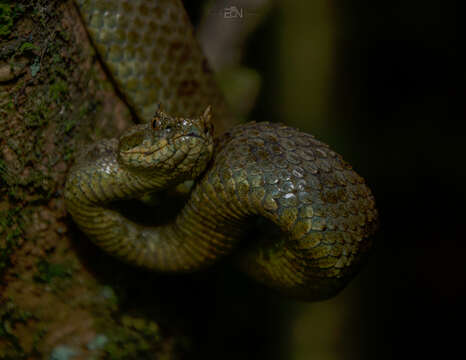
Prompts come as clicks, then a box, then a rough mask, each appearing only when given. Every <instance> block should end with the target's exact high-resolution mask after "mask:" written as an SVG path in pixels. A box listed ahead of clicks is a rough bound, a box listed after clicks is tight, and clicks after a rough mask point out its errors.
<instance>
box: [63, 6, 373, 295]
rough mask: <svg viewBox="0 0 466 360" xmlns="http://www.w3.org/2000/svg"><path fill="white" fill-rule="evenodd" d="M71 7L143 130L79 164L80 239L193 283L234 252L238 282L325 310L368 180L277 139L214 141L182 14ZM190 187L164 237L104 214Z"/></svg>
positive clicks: (365, 205)
mask: <svg viewBox="0 0 466 360" xmlns="http://www.w3.org/2000/svg"><path fill="white" fill-rule="evenodd" d="M77 3H78V6H79V8H80V11H81V13H82V17H83V19H84V21H85V24H86V26H87V28H88V31H89V33H90V35H91V38H92V40H93V42H94V44H95V45H96V47H97V49H98V50H99V53H100V55H101V57H102V59H103V61H104V62H105V63H106V64H107V66H108V67H109V69H110V72H111V73H112V74H113V76H114V78H115V82H116V84H117V86H118V88H119V89H120V92H121V93H122V94H124V96H125V97H126V99H127V101H128V103H129V105H130V106H132V107H133V108H134V109H135V112H136V113H137V114H138V115H139V117H140V118H141V119H142V121H143V122H144V123H143V124H141V125H136V126H134V127H133V128H131V129H130V130H128V131H127V132H125V133H124V134H123V135H122V136H120V138H118V139H111V140H104V141H101V142H98V143H95V144H93V145H91V146H90V147H88V148H87V149H86V150H85V151H83V152H82V153H81V154H80V155H79V156H78V157H77V160H76V164H75V165H74V166H73V167H72V169H71V170H70V173H69V175H68V178H67V182H66V187H65V200H66V206H67V209H68V211H69V212H70V213H71V215H72V216H73V219H74V220H75V222H76V223H77V224H78V225H79V227H80V228H81V229H82V230H83V231H84V232H85V233H86V234H87V235H88V236H89V237H90V238H91V239H92V240H93V241H94V242H95V243H96V244H97V245H99V246H100V247H101V248H102V249H104V250H105V251H107V252H108V253H110V254H112V255H114V256H116V257H117V258H119V259H121V260H123V261H126V262H128V263H131V264H135V265H138V266H141V267H145V268H148V269H152V270H155V271H163V272H189V271H195V270H197V269H200V268H204V267H206V266H208V265H210V264H212V263H214V262H215V261H218V260H219V259H220V258H222V257H223V256H226V255H227V254H231V253H232V252H233V251H234V250H236V248H238V249H237V251H235V253H234V254H235V255H234V257H233V259H234V261H235V262H236V263H237V264H238V266H239V268H240V269H242V270H243V271H244V272H245V273H247V274H248V275H250V276H251V277H253V278H254V279H256V280H257V281H259V282H261V283H263V284H266V285H268V286H270V287H272V288H274V289H276V290H279V291H281V292H282V293H284V294H286V295H290V296H293V297H296V298H300V299H305V300H320V299H325V298H328V297H330V296H332V295H334V294H336V293H337V292H338V291H339V290H341V289H342V288H343V287H344V286H345V285H346V284H347V283H348V281H349V280H350V279H351V278H352V276H354V274H355V273H356V271H357V269H358V268H359V266H360V264H361V262H362V261H363V259H364V258H365V257H366V256H365V255H366V254H367V253H368V250H369V249H370V247H371V239H370V237H371V235H372V234H373V233H374V232H375V230H376V228H377V210H376V208H375V202H374V198H373V196H372V194H371V192H370V190H369V189H368V187H367V186H366V185H365V183H364V180H363V179H362V178H361V177H360V176H359V175H357V174H356V173H355V172H354V171H353V170H352V168H351V166H350V165H349V164H347V163H346V162H345V161H344V160H343V159H342V158H341V156H340V155H338V154H336V153H335V152H334V151H332V150H331V149H330V148H329V147H328V146H327V145H326V144H324V143H322V142H320V141H318V140H316V139H315V138H314V137H313V136H312V135H309V134H306V133H303V132H299V131H298V130H296V129H293V128H290V127H287V126H284V125H280V124H270V123H248V124H245V125H238V126H235V127H233V128H232V129H230V130H229V131H227V132H225V133H224V134H223V135H222V136H220V137H219V138H217V139H215V140H214V139H213V126H212V122H214V123H215V126H216V127H217V126H219V127H220V128H221V126H222V125H221V122H220V120H219V119H220V118H221V117H222V116H223V115H222V114H224V105H223V99H222V97H221V95H219V94H220V92H219V91H218V89H217V87H216V85H215V82H214V80H213V78H212V73H211V72H210V71H208V66H207V63H206V61H205V59H204V57H203V55H202V52H201V51H200V48H199V46H198V45H197V43H196V41H195V38H194V36H193V31H192V27H191V25H190V24H189V20H188V18H187V16H186V14H185V12H184V9H183V7H182V4H181V2H180V1H178V0H165V1H162V0H160V1H149V0H139V1H105V0H82V1H81V0H79V1H77ZM167 59H168V60H167ZM157 103H161V104H162V105H163V111H162V110H160V108H157V105H154V104H157ZM209 104H212V107H210V106H208V105H209ZM154 113H155V115H154ZM148 120H150V121H149V122H147V121H148ZM218 124H220V125H218ZM189 179H192V180H195V185H194V187H193V189H192V191H191V193H190V195H189V198H188V200H187V202H186V203H185V205H184V207H183V208H182V209H181V211H180V212H179V213H178V214H177V215H176V217H175V218H174V219H173V220H172V221H171V222H169V223H167V224H163V225H159V226H152V227H151V226H143V225H141V224H137V223H135V222H133V221H130V220H129V219H127V218H125V217H124V216H123V215H121V214H120V213H119V212H118V211H116V210H115V209H114V207H112V202H114V201H115V200H121V199H131V198H139V197H140V196H141V195H143V194H145V193H148V192H154V191H160V190H163V189H167V188H173V187H174V186H176V185H177V184H179V183H182V182H184V181H186V180H189ZM157 211H163V209H154V214H155V213H156V212H157ZM258 223H259V224H260V223H262V225H263V226H264V228H263V229H264V231H257V230H256V227H257V224H258ZM272 230H273V231H272ZM261 234H262V236H261ZM242 239H243V241H242ZM246 240H248V241H246Z"/></svg>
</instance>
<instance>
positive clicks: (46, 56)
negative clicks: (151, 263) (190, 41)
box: [0, 0, 190, 359]
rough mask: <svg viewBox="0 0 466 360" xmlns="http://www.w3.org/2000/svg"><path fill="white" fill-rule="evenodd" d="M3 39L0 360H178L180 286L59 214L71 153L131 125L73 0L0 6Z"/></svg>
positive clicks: (183, 346)
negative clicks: (110, 250) (101, 245)
mask: <svg viewBox="0 0 466 360" xmlns="http://www.w3.org/2000/svg"><path fill="white" fill-rule="evenodd" d="M0 36H1V52H0V91H1V92H0V104H1V105H0V111H1V114H0V116H1V117H0V119H1V120H0V134H1V135H0V144H1V158H0V185H1V190H0V272H1V275H0V279H1V282H0V358H1V359H36V358H38V359H42V358H50V359H68V358H73V359H91V358H92V359H97V358H106V359H107V358H111V359H146V358H147V359H153V358H163V359H172V358H179V357H180V355H182V354H183V353H186V352H189V349H190V346H189V340H190V336H189V331H188V330H189V329H187V327H186V326H184V325H183V324H180V320H182V317H181V316H182V314H184V312H183V311H180V310H179V308H178V307H177V306H176V305H175V301H173V297H176V296H177V293H176V291H172V290H174V289H175V288H176V287H177V286H180V285H182V284H183V283H184V281H185V280H184V279H183V278H181V279H180V278H175V280H174V282H172V281H165V280H164V278H163V277H162V278H160V279H159V278H157V279H156V276H154V275H153V274H148V273H145V272H143V271H140V270H137V269H134V268H131V267H129V266H125V265H123V264H121V263H119V262H117V261H116V260H114V259H112V258H110V257H108V256H106V255H105V254H103V253H102V252H101V251H100V250H99V249H97V248H96V247H94V246H93V245H92V244H91V243H90V242H89V241H88V240H87V239H86V237H85V236H84V235H83V234H82V233H81V232H80V231H79V230H78V229H77V227H76V226H75V225H74V224H73V222H72V221H71V219H70V217H69V216H68V215H67V213H66V210H65V207H64V201H63V186H64V182H65V177H66V173H67V170H68V169H69V167H70V165H71V164H72V162H73V159H74V154H75V151H76V150H77V149H78V148H79V147H81V146H83V145H84V144H85V143H88V142H90V141H95V140H97V139H100V138H104V137H112V136H116V135H117V134H119V133H121V131H122V130H124V129H125V128H127V127H128V126H129V125H131V123H132V121H131V115H130V113H129V111H128V109H127V108H126V106H125V105H124V103H123V102H122V101H121V100H120V99H119V98H118V97H117V96H116V95H115V93H114V90H113V87H112V84H111V83H110V82H109V80H108V79H107V77H106V75H105V72H104V71H103V70H102V68H101V66H100V64H99V62H98V60H97V57H96V54H95V52H94V50H93V48H92V47H91V45H90V43H89V41H88V38H87V34H86V32H85V30H84V28H83V26H82V24H81V22H80V18H79V14H78V12H77V11H76V9H75V7H74V6H73V3H72V1H62V0H51V1H44V0H42V1H41V0H23V1H7V2H5V1H1V2H0ZM182 287H183V286H181V288H182ZM178 295H179V294H178ZM183 296H184V295H181V296H180V297H183ZM180 317H181V318H180ZM181 322H182V321H181Z"/></svg>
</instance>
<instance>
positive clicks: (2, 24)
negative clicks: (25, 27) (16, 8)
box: [0, 3, 13, 36]
mask: <svg viewBox="0 0 466 360" xmlns="http://www.w3.org/2000/svg"><path fill="white" fill-rule="evenodd" d="M12 8H13V6H12V5H8V4H3V3H0V36H6V35H9V34H10V33H11V28H12V27H13V10H12Z"/></svg>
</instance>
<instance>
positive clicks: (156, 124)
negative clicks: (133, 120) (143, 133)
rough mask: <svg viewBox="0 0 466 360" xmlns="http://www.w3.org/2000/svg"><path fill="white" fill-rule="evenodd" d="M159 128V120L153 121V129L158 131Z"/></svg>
mask: <svg viewBox="0 0 466 360" xmlns="http://www.w3.org/2000/svg"><path fill="white" fill-rule="evenodd" d="M157 128H158V122H157V118H154V120H152V129H154V130H157Z"/></svg>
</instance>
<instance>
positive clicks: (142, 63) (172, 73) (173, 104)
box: [75, 0, 227, 134]
mask: <svg viewBox="0 0 466 360" xmlns="http://www.w3.org/2000/svg"><path fill="white" fill-rule="evenodd" d="M75 2H76V4H77V5H78V8H79V9H80V12H81V15H82V17H83V20H84V23H85V24H86V27H87V30H88V32H89V34H90V35H91V38H92V40H93V43H94V45H95V46H96V48H97V50H98V51H99V54H100V55H101V57H102V60H103V61H104V62H105V65H106V66H107V67H108V69H109V70H110V73H111V75H112V77H113V79H114V80H115V83H116V85H117V87H118V89H119V90H120V93H121V94H122V95H124V97H125V99H126V100H127V102H128V103H129V105H130V106H131V108H132V109H134V111H135V112H136V114H137V115H138V118H139V120H140V121H142V122H148V121H150V119H151V118H152V116H153V115H154V113H155V110H156V107H157V104H158V103H161V104H162V105H163V107H164V109H165V110H166V111H167V112H168V113H170V114H171V115H174V116H197V115H199V114H201V112H202V111H203V110H204V109H205V108H206V107H207V106H208V105H212V109H213V111H214V121H215V128H216V132H217V133H219V134H220V133H222V132H223V131H225V130H226V124H227V118H226V116H227V112H226V109H225V103H224V99H223V96H222V94H221V92H220V90H219V88H218V86H217V84H216V82H215V79H214V76H213V73H212V71H211V69H210V67H209V64H208V62H207V59H206V58H205V57H204V55H203V54H202V51H201V49H200V46H199V45H198V43H197V41H196V39H195V37H194V32H193V28H192V26H191V24H190V22H189V19H188V16H187V14H186V12H185V10H184V8H183V4H182V3H181V1H179V0H75Z"/></svg>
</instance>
